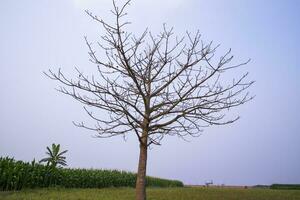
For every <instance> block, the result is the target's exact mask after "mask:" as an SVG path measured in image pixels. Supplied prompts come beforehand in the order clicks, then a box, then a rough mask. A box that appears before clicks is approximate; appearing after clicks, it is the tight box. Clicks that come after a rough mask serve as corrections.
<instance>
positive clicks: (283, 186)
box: [270, 184, 300, 190]
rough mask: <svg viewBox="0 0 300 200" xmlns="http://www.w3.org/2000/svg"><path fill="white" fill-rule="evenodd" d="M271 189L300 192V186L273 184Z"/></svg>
mask: <svg viewBox="0 0 300 200" xmlns="http://www.w3.org/2000/svg"><path fill="white" fill-rule="evenodd" d="M270 188H271V189H279V190H300V184H273V185H271V186H270Z"/></svg>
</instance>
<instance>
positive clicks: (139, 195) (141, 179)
mask: <svg viewBox="0 0 300 200" xmlns="http://www.w3.org/2000/svg"><path fill="white" fill-rule="evenodd" d="M147 149H148V147H147V140H146V143H144V144H142V143H140V157H139V167H138V173H137V179H136V200H146V167H147Z"/></svg>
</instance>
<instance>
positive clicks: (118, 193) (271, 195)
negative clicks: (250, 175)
mask: <svg viewBox="0 0 300 200" xmlns="http://www.w3.org/2000/svg"><path fill="white" fill-rule="evenodd" d="M134 194H135V192H134V189H132V188H106V189H60V188H57V189H55V188H51V189H33V190H24V191H23V190H22V191H19V192H0V199H1V200H2V199H3V200H71V199H72V200H96V199H97V200H133V199H134ZM147 194H148V200H198V199H199V200H238V199H239V200H300V191H299V190H272V189H236V188H189V187H185V188H149V189H147Z"/></svg>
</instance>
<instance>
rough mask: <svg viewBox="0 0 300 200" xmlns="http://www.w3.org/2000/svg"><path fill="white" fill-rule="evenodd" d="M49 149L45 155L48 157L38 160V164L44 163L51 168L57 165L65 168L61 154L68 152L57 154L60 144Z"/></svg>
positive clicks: (64, 158)
mask: <svg viewBox="0 0 300 200" xmlns="http://www.w3.org/2000/svg"><path fill="white" fill-rule="evenodd" d="M51 147H52V148H51V149H50V148H49V147H47V151H46V154H47V155H48V157H46V158H43V159H42V160H40V163H43V162H46V163H47V165H50V166H51V167H53V168H55V167H56V166H58V165H62V166H66V165H67V162H66V157H65V156H63V154H65V153H67V152H68V150H65V151H62V152H59V151H60V144H54V143H53V144H52V146H51Z"/></svg>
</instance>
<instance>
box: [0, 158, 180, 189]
mask: <svg viewBox="0 0 300 200" xmlns="http://www.w3.org/2000/svg"><path fill="white" fill-rule="evenodd" d="M135 182H136V174H134V173H131V172H126V171H118V170H98V169H70V168H53V167H50V166H46V165H41V164H39V163H38V162H36V161H32V162H31V163H29V162H23V161H15V160H14V159H13V158H8V157H5V158H3V157H1V158H0V190H2V191H4V190H21V189H22V188H42V187H52V186H53V187H57V186H58V187H65V188H105V187H135ZM147 186H150V187H182V186H183V183H182V182H181V181H177V180H167V179H161V178H155V177H147Z"/></svg>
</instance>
